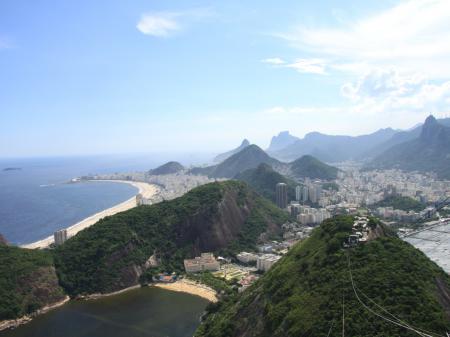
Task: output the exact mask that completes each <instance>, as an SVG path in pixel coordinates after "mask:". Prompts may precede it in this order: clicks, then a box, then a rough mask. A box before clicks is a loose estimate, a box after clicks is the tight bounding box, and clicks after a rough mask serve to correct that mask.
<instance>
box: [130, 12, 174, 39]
mask: <svg viewBox="0 0 450 337" xmlns="http://www.w3.org/2000/svg"><path fill="white" fill-rule="evenodd" d="M136 28H137V29H138V30H139V31H140V32H141V33H143V34H146V35H152V36H156V37H167V36H169V35H171V34H173V33H175V32H177V31H178V30H180V26H179V24H178V23H177V22H176V15H175V14H174V13H156V14H144V15H142V17H141V19H140V20H139V22H138V24H137V26H136Z"/></svg>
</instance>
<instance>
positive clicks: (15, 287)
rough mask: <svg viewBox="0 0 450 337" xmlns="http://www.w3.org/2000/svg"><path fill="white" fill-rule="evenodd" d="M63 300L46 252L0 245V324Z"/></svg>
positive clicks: (51, 262) (50, 260)
mask: <svg viewBox="0 0 450 337" xmlns="http://www.w3.org/2000/svg"><path fill="white" fill-rule="evenodd" d="M64 298H65V294H64V291H63V289H62V288H61V287H60V286H59V285H58V278H57V277H56V272H55V267H54V266H53V258H52V255H51V253H50V252H49V251H41V250H37V249H36V250H31V249H23V248H19V247H14V246H6V245H1V244H0V321H2V320H5V319H14V318H17V317H21V316H24V315H28V314H30V313H33V312H34V311H36V310H37V309H40V308H42V307H44V306H46V305H50V304H54V303H56V302H58V301H61V300H62V299H64Z"/></svg>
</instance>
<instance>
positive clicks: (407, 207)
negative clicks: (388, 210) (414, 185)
mask: <svg viewBox="0 0 450 337" xmlns="http://www.w3.org/2000/svg"><path fill="white" fill-rule="evenodd" d="M372 207H393V208H394V209H401V210H403V211H415V212H420V211H422V210H423V209H425V207H426V205H425V204H423V203H421V202H420V201H417V200H415V199H413V198H410V197H404V196H400V195H392V196H389V197H387V198H385V199H383V200H381V201H379V202H377V203H376V204H373V205H372Z"/></svg>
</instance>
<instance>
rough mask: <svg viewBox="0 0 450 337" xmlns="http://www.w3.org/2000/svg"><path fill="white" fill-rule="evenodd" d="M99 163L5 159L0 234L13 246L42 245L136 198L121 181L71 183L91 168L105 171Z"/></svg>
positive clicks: (0, 180) (1, 172)
mask: <svg viewBox="0 0 450 337" xmlns="http://www.w3.org/2000/svg"><path fill="white" fill-rule="evenodd" d="M99 164H100V163H98V162H97V163H93V162H92V161H90V162H89V161H87V162H86V161H85V160H84V159H81V158H80V159H38V160H36V159H34V160H31V159H29V160H16V161H13V162H11V161H1V162H0V233H1V234H2V235H3V236H4V237H5V238H6V239H7V241H8V242H10V243H12V244H24V243H30V242H33V241H37V240H39V239H42V238H45V237H47V236H49V235H51V234H52V233H53V232H54V231H56V230H58V229H62V228H66V227H68V226H70V225H73V224H75V223H77V222H78V221H80V220H82V219H84V218H86V217H88V216H90V215H92V214H95V213H97V212H99V211H101V210H103V209H106V208H109V207H111V206H113V205H116V204H118V203H120V202H122V201H125V200H127V199H129V198H131V197H132V196H133V195H135V194H136V191H137V189H136V188H135V187H133V186H131V185H128V184H122V183H110V182H86V183H75V184H73V183H68V181H69V180H70V179H71V178H73V177H77V176H80V175H82V174H86V173H90V172H91V170H93V171H92V172H99V171H103V172H104V171H105V169H104V168H102V166H101V165H99ZM5 167H18V168H20V170H8V171H4V168H5Z"/></svg>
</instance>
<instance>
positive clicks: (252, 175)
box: [235, 164, 298, 202]
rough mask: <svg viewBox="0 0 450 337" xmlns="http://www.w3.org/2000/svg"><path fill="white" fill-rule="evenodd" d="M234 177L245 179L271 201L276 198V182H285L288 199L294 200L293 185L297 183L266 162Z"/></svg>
mask: <svg viewBox="0 0 450 337" xmlns="http://www.w3.org/2000/svg"><path fill="white" fill-rule="evenodd" d="M235 179H237V180H241V181H245V182H246V183H247V184H248V185H250V187H252V188H253V189H254V190H255V191H256V192H258V193H259V194H261V195H262V196H263V197H265V198H267V199H269V200H271V201H273V202H275V199H276V193H275V189H276V184H278V183H285V184H286V185H287V186H288V189H287V191H288V200H295V187H296V186H297V185H298V184H297V183H296V182H295V181H293V180H292V179H289V178H287V177H285V176H283V175H282V174H280V173H278V172H276V171H274V170H273V169H272V167H270V166H269V165H267V164H261V165H259V166H258V167H257V168H255V169H250V170H247V171H244V172H242V173H239V174H238V175H236V177H235Z"/></svg>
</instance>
